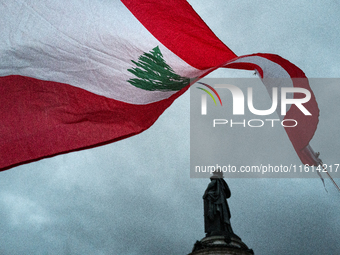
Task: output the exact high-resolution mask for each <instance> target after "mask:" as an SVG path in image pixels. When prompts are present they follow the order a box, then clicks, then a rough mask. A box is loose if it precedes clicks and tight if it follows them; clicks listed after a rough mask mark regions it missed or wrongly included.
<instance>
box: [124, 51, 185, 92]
mask: <svg viewBox="0 0 340 255" xmlns="http://www.w3.org/2000/svg"><path fill="white" fill-rule="evenodd" d="M131 61H132V63H134V64H135V65H136V66H137V67H136V68H132V69H128V71H129V72H130V73H132V74H134V75H135V76H136V77H137V78H133V79H129V80H128V82H129V83H130V84H131V85H133V86H135V87H137V88H141V89H144V90H151V91H155V90H157V91H174V90H180V89H182V88H184V87H185V86H187V85H189V84H190V78H187V77H182V76H180V75H178V74H176V73H175V72H174V70H173V69H172V68H171V67H170V66H169V65H168V64H167V63H166V62H165V60H164V59H163V55H162V53H161V51H160V49H159V47H158V46H157V47H155V48H153V49H152V50H151V51H150V52H149V53H147V52H144V54H143V55H141V56H140V57H139V58H138V62H136V61H134V60H131Z"/></svg>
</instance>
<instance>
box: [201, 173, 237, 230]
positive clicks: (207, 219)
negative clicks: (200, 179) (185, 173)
mask: <svg viewBox="0 0 340 255" xmlns="http://www.w3.org/2000/svg"><path fill="white" fill-rule="evenodd" d="M210 180H211V182H210V183H209V185H208V187H207V189H206V191H205V193H204V195H203V200H204V228H205V233H206V236H207V237H209V236H226V237H231V236H236V235H235V234H234V232H233V230H232V228H231V225H230V210H229V206H228V203H227V198H229V197H230V195H231V193H230V189H229V187H228V184H227V183H226V182H225V180H224V179H223V173H222V171H221V170H220V169H218V170H217V171H215V172H214V173H213V176H212V177H210Z"/></svg>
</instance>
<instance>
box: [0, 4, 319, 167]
mask: <svg viewBox="0 0 340 255" xmlns="http://www.w3.org/2000/svg"><path fill="white" fill-rule="evenodd" d="M0 26H1V34H2V36H1V38H0V59H1V62H0V76H1V77H0V102H1V106H0V119H1V120H0V170H5V169H8V168H11V167H14V166H16V165H20V164H23V163H27V162H32V161H36V160H39V159H42V158H46V157H51V156H54V155H58V154H62V153H67V152H71V151H76V150H81V149H86V148H92V147H95V146H100V145H103V144H107V143H111V142H114V141H118V140H120V139H124V138H127V137H129V136H132V135H135V134H138V133H140V132H142V131H144V130H145V129H147V128H149V127H150V126H151V125H152V124H153V123H154V122H155V121H156V120H157V118H158V117H159V116H160V115H161V114H162V113H163V111H164V110H165V109H166V108H167V107H169V106H170V105H171V103H172V102H173V101H174V100H175V99H176V98H177V97H178V96H180V95H181V94H183V93H184V92H185V91H186V90H187V89H188V88H189V87H190V85H191V84H193V83H194V82H196V81H197V80H199V79H200V78H202V77H204V76H205V75H207V74H208V73H210V72H212V71H213V70H215V69H217V68H219V67H226V68H240V69H247V70H248V69H251V70H254V69H256V70H258V71H259V72H260V73H262V75H261V77H262V78H263V77H265V76H266V75H267V76H268V75H269V77H275V75H276V74H277V73H279V74H281V72H286V73H288V75H289V77H291V78H296V77H302V78H305V76H304V74H303V72H302V71H301V70H300V69H299V68H297V67H296V66H294V65H293V64H291V63H290V62H288V61H287V60H284V59H282V58H280V57H279V56H276V55H272V54H254V55H249V56H241V57H238V56H236V55H235V54H234V53H233V52H232V51H231V50H230V49H229V48H228V47H227V46H226V45H225V44H224V43H222V42H221V41H220V40H219V39H218V38H217V37H216V36H215V35H214V33H213V32H212V31H211V30H210V29H209V28H208V27H207V25H206V24H205V23H204V21H203V20H202V19H201V18H200V17H199V16H198V15H197V14H196V12H195V11H194V10H193V9H192V7H191V6H190V5H189V4H188V3H187V2H186V1H184V0H183V1H182V0H167V1H156V0H153V1H142V0H135V1H128V0H123V1H96V0H93V1H87V2H84V1H80V0H68V1H53V0H41V1H28V0H15V1H6V0H1V4H0ZM255 58H256V59H255ZM259 59H262V60H263V61H257V60H259ZM270 66H271V67H270ZM279 69H280V70H281V69H282V70H283V71H282V70H281V71H278V70H279ZM306 82H307V83H304V85H303V86H305V88H307V89H309V90H310V88H309V85H308V81H306ZM268 86H270V85H268ZM310 91H311V90H310ZM311 93H312V92H311ZM312 95H313V94H312ZM309 104H310V108H312V110H311V113H312V116H308V120H309V121H310V122H311V123H313V125H308V126H306V125H304V126H301V128H292V129H291V130H290V131H288V130H287V133H288V136H289V138H290V139H291V141H292V143H293V146H294V148H295V149H296V151H297V153H298V155H299V156H300V158H301V160H302V162H303V163H305V162H306V163H309V164H310V163H311V162H313V163H315V164H317V163H318V161H317V160H318V159H317V157H316V158H315V153H314V152H312V154H310V155H309V156H308V155H307V154H306V155H307V156H303V155H304V154H303V150H305V148H308V143H309V140H310V139H311V138H312V136H313V134H314V132H315V129H316V125H317V122H318V108H317V105H316V101H315V98H314V95H313V96H312V100H310V101H309ZM307 107H308V109H309V106H307ZM297 111H298V110H297V109H296V108H294V107H293V106H292V107H291V108H290V109H289V111H288V112H287V116H288V115H289V116H293V117H294V118H300V117H301V118H304V116H300V115H299V116H298V115H295V113H296V112H297ZM293 117H289V118H293ZM298 121H299V120H298ZM299 123H300V122H299ZM295 131H296V132H297V133H296V132H295ZM307 152H310V151H309V150H307ZM313 157H314V158H313Z"/></svg>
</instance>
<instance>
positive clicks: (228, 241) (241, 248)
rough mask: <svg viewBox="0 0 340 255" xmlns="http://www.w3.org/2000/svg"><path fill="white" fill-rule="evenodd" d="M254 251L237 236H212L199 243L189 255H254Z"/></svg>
mask: <svg viewBox="0 0 340 255" xmlns="http://www.w3.org/2000/svg"><path fill="white" fill-rule="evenodd" d="M253 254H254V252H253V250H251V249H249V248H248V246H247V245H246V244H245V243H243V242H242V240H241V239H240V238H238V237H237V236H236V235H235V236H232V237H226V236H210V237H205V238H203V239H202V240H201V241H197V242H196V243H195V245H194V248H193V250H192V252H191V253H189V254H188V255H253Z"/></svg>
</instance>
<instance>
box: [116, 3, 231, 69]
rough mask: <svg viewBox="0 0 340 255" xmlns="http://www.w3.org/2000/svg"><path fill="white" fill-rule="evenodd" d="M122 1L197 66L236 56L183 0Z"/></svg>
mask: <svg viewBox="0 0 340 255" xmlns="http://www.w3.org/2000/svg"><path fill="white" fill-rule="evenodd" d="M122 2H123V4H124V5H125V6H126V7H127V8H128V9H129V10H130V11H131V13H132V14H133V15H134V16H135V17H136V18H137V19H138V20H139V22H141V23H142V24H143V26H144V27H145V28H146V29H147V30H148V31H149V32H150V33H151V34H152V35H153V36H154V37H156V38H157V40H159V41H160V42H161V43H162V44H163V45H164V46H166V47H167V48H168V49H169V50H171V51H172V52H173V53H175V54H176V55H177V56H179V57H180V58H181V59H183V60H184V61H185V62H187V63H188V64H190V65H191V66H193V67H195V68H197V69H200V70H204V69H208V68H211V67H216V66H220V65H222V64H223V63H225V62H226V61H228V60H230V59H233V58H235V57H237V56H236V55H235V54H234V53H233V52H232V51H231V50H230V49H229V48H228V47H227V46H226V45H225V44H224V43H223V42H222V41H221V40H220V39H218V38H217V37H216V35H215V34H214V33H213V32H212V31H211V29H210V28H209V27H208V26H207V25H206V24H205V22H204V21H203V20H202V19H201V17H200V16H198V14H197V13H196V12H195V10H194V9H193V8H192V7H191V5H190V4H189V3H188V2H186V1H184V0H168V1H144V0H133V1H132V0H122Z"/></svg>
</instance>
